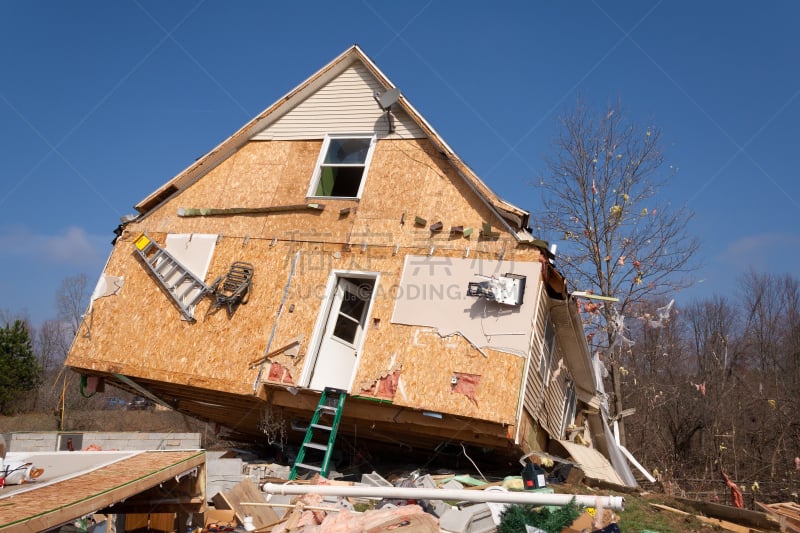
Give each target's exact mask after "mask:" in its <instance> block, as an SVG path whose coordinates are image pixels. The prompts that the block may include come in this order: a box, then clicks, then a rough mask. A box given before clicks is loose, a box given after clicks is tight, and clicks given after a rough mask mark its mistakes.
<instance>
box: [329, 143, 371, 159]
mask: <svg viewBox="0 0 800 533" xmlns="http://www.w3.org/2000/svg"><path fill="white" fill-rule="evenodd" d="M370 142H371V139H331V141H330V144H329V145H328V153H327V154H325V162H324V163H325V164H326V165H340V164H350V165H358V164H361V165H363V164H364V163H366V161H367V152H368V151H369V145H370Z"/></svg>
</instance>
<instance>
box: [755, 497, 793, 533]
mask: <svg viewBox="0 0 800 533" xmlns="http://www.w3.org/2000/svg"><path fill="white" fill-rule="evenodd" d="M756 505H757V506H758V507H759V508H761V509H763V510H764V511H766V512H768V513H770V514H771V515H772V516H773V517H774V518H775V519H776V520H778V523H779V524H780V528H781V531H792V532H794V533H800V506H798V505H797V504H795V503H792V502H788V503H770V504H764V503H761V502H756Z"/></svg>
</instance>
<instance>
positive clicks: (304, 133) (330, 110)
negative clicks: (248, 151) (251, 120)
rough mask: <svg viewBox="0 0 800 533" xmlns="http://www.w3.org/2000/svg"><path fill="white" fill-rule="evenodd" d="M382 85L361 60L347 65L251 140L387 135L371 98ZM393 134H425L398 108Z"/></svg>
mask: <svg viewBox="0 0 800 533" xmlns="http://www.w3.org/2000/svg"><path fill="white" fill-rule="evenodd" d="M384 91H385V89H384V87H383V86H382V85H381V84H380V83H379V82H378V80H377V79H375V78H374V77H373V76H372V74H370V73H369V71H368V70H367V69H366V68H365V67H364V65H363V64H362V63H359V62H356V63H354V64H353V65H351V66H350V67H348V68H347V69H346V70H345V71H344V72H342V73H341V74H340V75H339V76H337V77H336V78H334V79H333V80H331V82H330V83H328V84H327V85H325V86H324V87H322V88H321V89H320V90H318V91H317V92H315V93H314V94H312V95H311V96H309V97H308V98H306V99H305V100H304V101H303V102H301V103H300V104H298V105H297V106H296V107H295V108H294V109H292V110H291V111H289V112H288V113H287V114H285V115H284V116H282V117H281V118H279V119H278V120H277V121H275V122H274V123H272V124H270V125H269V126H268V127H267V128H266V129H264V130H263V131H261V132H260V133H258V134H256V135H255V136H253V140H272V139H282V140H299V139H321V138H322V137H324V136H325V134H326V133H375V134H377V135H378V136H379V137H387V136H390V135H389V131H388V125H387V122H386V116H385V114H384V112H383V111H382V110H381V108H380V107H379V106H378V103H377V102H376V101H375V98H374V95H375V93H376V92H377V93H383V92H384ZM392 115H393V119H394V126H395V132H394V133H393V134H392V135H391V136H390V137H393V138H404V139H408V138H415V139H419V138H424V137H425V134H424V133H423V132H422V130H420V129H419V127H418V126H417V125H416V123H414V122H413V121H412V120H411V119H410V118H409V116H408V115H406V114H405V113H404V112H403V111H402V110H400V109H396V110H393V111H392Z"/></svg>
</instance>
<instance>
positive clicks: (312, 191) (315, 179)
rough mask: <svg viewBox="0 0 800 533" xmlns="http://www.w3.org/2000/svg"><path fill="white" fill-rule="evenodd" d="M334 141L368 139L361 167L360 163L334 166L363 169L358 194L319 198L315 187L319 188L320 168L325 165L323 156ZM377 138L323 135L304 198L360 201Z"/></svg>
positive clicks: (373, 136) (368, 135)
mask: <svg viewBox="0 0 800 533" xmlns="http://www.w3.org/2000/svg"><path fill="white" fill-rule="evenodd" d="M334 139H369V140H370V143H369V150H367V157H366V158H365V159H364V163H363V165H362V164H361V163H357V164H339V165H336V166H337V167H363V168H364V172H363V174H361V183H359V185H358V193H357V194H356V195H355V196H319V195H317V187H318V186H319V180H320V177H321V176H322V168H323V165H324V163H325V156H326V155H327V153H328V148H330V145H331V141H332V140H334ZM376 139H377V137H376V136H375V135H374V134H363V133H362V134H357V133H354V134H339V133H337V134H327V135H325V139H324V140H323V142H322V148H321V149H320V151H319V156H318V157H317V164H316V166H315V167H314V175H313V176H312V178H311V184H310V185H309V187H308V193H307V194H306V196H307V197H308V198H337V199H356V200H357V199H360V198H361V194H362V193H363V192H364V184H365V183H366V182H367V174H368V173H369V165H370V162H371V161H372V154H373V153H374V152H375V144H376V142H375V141H376Z"/></svg>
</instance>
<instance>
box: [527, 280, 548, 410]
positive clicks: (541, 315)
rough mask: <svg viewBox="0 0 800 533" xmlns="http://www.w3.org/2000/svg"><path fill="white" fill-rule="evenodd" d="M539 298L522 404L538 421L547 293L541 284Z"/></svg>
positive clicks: (540, 404)
mask: <svg viewBox="0 0 800 533" xmlns="http://www.w3.org/2000/svg"><path fill="white" fill-rule="evenodd" d="M538 296H539V300H538V302H537V305H536V312H535V314H534V317H533V335H531V347H530V355H529V357H530V362H529V364H528V375H527V376H526V377H525V398H524V400H523V404H524V406H525V409H526V410H527V411H528V413H529V414H530V415H531V416H532V417H533V418H534V420H537V421H539V422H541V421H542V419H541V416H540V415H541V414H542V413H541V407H542V396H543V395H542V392H543V387H542V374H541V372H540V369H539V367H540V366H541V361H542V346H543V343H544V325H545V320H546V319H547V295H546V293H545V291H544V287H542V284H541V283H540V284H539V287H538Z"/></svg>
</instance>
